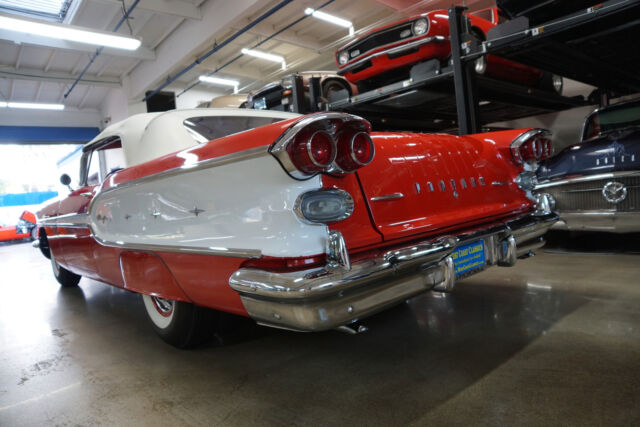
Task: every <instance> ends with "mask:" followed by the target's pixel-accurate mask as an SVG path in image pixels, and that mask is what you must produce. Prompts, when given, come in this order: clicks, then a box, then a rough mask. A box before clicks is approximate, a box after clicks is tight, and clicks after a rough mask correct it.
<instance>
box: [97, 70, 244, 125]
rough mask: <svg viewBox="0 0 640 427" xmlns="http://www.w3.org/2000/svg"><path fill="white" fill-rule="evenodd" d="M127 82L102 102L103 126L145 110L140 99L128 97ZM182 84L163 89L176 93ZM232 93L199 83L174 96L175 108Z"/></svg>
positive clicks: (194, 104) (112, 90) (191, 106)
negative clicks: (195, 86)
mask: <svg viewBox="0 0 640 427" xmlns="http://www.w3.org/2000/svg"><path fill="white" fill-rule="evenodd" d="M127 87H128V82H127V81H126V80H125V81H124V85H123V88H120V89H111V90H110V91H109V94H108V95H107V97H106V98H105V100H104V103H103V104H102V109H101V111H100V116H101V119H102V123H103V125H104V126H108V125H110V124H112V123H117V122H119V121H121V120H124V119H126V118H127V117H131V116H133V115H134V114H141V113H146V112H147V105H146V103H144V102H142V100H141V99H135V98H133V99H130V98H129V97H128V93H127ZM184 88H185V87H184V86H177V85H176V86H173V85H172V86H169V87H167V88H165V89H163V90H164V91H170V92H175V94H176V95H178V94H179V93H180V92H182V91H183V90H184ZM229 93H232V91H230V90H224V89H218V88H213V87H211V86H205V85H202V84H201V85H200V86H198V87H197V88H194V89H191V90H189V91H188V92H185V93H184V94H182V95H181V96H179V97H177V98H176V108H177V109H179V110H180V109H185V108H195V107H196V106H197V105H198V104H200V103H201V102H204V101H211V99H213V98H215V97H217V96H220V95H227V94H229Z"/></svg>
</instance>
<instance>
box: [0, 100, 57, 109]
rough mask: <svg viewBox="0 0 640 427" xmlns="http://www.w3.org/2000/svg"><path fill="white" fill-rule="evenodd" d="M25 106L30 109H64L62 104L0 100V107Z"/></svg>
mask: <svg viewBox="0 0 640 427" xmlns="http://www.w3.org/2000/svg"><path fill="white" fill-rule="evenodd" d="M7 107H8V108H26V109H30V110H64V104H41V103H36V102H0V108H7Z"/></svg>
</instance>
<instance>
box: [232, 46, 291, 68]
mask: <svg viewBox="0 0 640 427" xmlns="http://www.w3.org/2000/svg"><path fill="white" fill-rule="evenodd" d="M241 52H242V53H243V54H244V55H250V56H254V57H256V58H260V59H266V60H267V61H272V62H280V63H281V64H282V69H283V70H286V69H287V63H286V62H285V60H284V58H283V57H282V56H278V55H272V54H270V53H267V52H262V51H260V50H253V49H242V51H241Z"/></svg>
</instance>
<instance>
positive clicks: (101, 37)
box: [0, 14, 140, 50]
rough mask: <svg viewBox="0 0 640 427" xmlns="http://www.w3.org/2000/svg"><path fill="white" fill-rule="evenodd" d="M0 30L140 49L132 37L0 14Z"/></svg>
mask: <svg viewBox="0 0 640 427" xmlns="http://www.w3.org/2000/svg"><path fill="white" fill-rule="evenodd" d="M0 29H2V30H9V31H15V32H19V33H26V34H32V35H35V36H42V37H49V38H54V39H61V40H68V41H72V42H77V43H86V44H93V45H97V46H105V47H112V48H115V49H124V50H136V49H137V48H139V47H140V40H138V39H136V38H133V37H125V36H119V35H115V34H113V33H107V32H104V31H93V30H89V29H86V28H83V27H76V26H72V25H65V24H49V23H42V22H38V21H35V20H30V19H16V18H10V17H8V16H6V15H4V14H0Z"/></svg>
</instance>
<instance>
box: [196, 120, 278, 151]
mask: <svg viewBox="0 0 640 427" xmlns="http://www.w3.org/2000/svg"><path fill="white" fill-rule="evenodd" d="M282 120H284V119H283V118H280V117H255V116H202V117H190V118H188V119H187V120H185V121H184V126H185V127H186V128H187V130H188V131H189V133H190V134H191V136H193V138H194V139H195V140H196V141H198V142H199V143H201V144H204V143H205V142H209V141H211V140H212V139H218V138H222V137H223V136H229V135H233V134H234V133H238V132H244V131H246V130H249V129H254V128H257V127H260V126H266V125H269V124H271V123H276V122H279V121H282Z"/></svg>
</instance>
